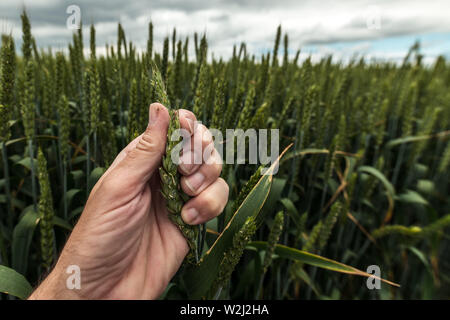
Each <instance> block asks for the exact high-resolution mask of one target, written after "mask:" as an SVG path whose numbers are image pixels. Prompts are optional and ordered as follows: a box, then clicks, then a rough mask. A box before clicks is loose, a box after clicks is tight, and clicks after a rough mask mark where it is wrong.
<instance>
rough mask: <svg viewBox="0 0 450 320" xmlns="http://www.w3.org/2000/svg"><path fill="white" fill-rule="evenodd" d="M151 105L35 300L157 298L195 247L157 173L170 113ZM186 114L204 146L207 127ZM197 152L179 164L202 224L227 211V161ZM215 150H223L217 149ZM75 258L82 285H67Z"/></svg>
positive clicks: (195, 219) (183, 122)
mask: <svg viewBox="0 0 450 320" xmlns="http://www.w3.org/2000/svg"><path fill="white" fill-rule="evenodd" d="M149 110H150V111H149V113H150V115H149V118H150V120H149V124H148V127H147V130H146V131H145V132H144V133H143V134H142V135H140V136H139V137H137V138H136V139H134V140H133V141H132V142H131V143H130V144H129V145H128V146H127V147H126V148H125V149H123V150H122V151H121V152H120V153H119V155H118V156H117V158H116V159H115V160H114V162H113V163H112V165H111V166H110V167H109V168H108V170H107V171H106V172H105V174H104V175H103V176H102V177H101V178H100V180H99V181H98V182H97V184H96V185H95V186H94V188H93V189H92V191H91V193H90V196H89V199H88V201H87V203H86V206H85V208H84V210H83V213H82V215H81V217H80V219H79V221H78V223H77V224H76V226H75V228H74V230H73V232H72V234H71V235H70V237H69V239H68V241H67V243H66V245H65V247H64V249H63V251H62V253H61V255H60V257H59V259H58V262H57V263H56V266H55V268H54V269H53V271H52V272H51V273H50V274H49V276H48V277H47V278H46V279H45V280H44V281H43V282H42V284H41V285H40V286H39V287H38V288H37V289H36V291H35V292H34V293H33V294H32V295H31V297H30V299H155V298H158V297H159V296H160V295H161V294H162V292H163V291H164V289H165V288H166V286H167V285H168V283H169V281H170V279H171V278H172V277H173V276H174V274H175V273H176V271H177V270H178V269H179V267H180V266H181V263H182V262H183V259H184V257H185V256H186V254H187V253H188V251H189V247H188V244H187V242H186V240H185V238H184V237H183V235H182V234H181V232H180V231H179V230H178V228H177V227H176V226H175V225H174V224H173V223H172V222H170V221H169V218H168V214H169V213H168V212H167V209H166V206H165V200H164V198H163V197H162V195H161V192H160V179H159V174H158V167H159V166H160V163H161V159H162V156H163V155H164V152H165V146H166V139H167V137H166V136H167V129H168V125H169V114H168V110H167V109H166V108H165V107H164V106H163V105H161V104H159V103H154V104H152V105H151V106H150V109H149ZM179 119H180V126H181V128H183V129H185V130H187V131H188V132H189V134H191V137H192V141H194V140H196V139H201V145H202V148H206V147H207V146H208V145H209V144H210V143H212V137H211V135H210V134H209V133H208V129H207V128H206V127H205V126H204V125H201V124H198V125H195V124H196V118H195V116H194V114H193V113H192V112H190V111H187V110H183V109H181V110H179ZM197 141H198V140H197ZM193 146H194V143H193V144H192V145H191V148H193ZM190 151H191V152H183V155H182V157H181V164H180V165H179V167H178V169H179V172H180V173H181V174H182V177H181V182H180V183H181V187H182V189H183V191H184V192H185V193H187V194H188V195H190V196H192V198H191V199H190V200H189V201H188V202H187V203H186V204H185V205H184V207H183V210H182V217H183V220H184V221H185V222H186V223H188V224H200V223H204V222H206V221H208V220H210V219H212V218H214V217H216V216H217V215H219V214H220V213H221V212H222V210H223V208H224V207H225V205H226V202H227V200H228V185H227V184H226V182H225V181H224V180H223V179H222V178H220V177H219V175H220V172H221V169H222V165H221V164H219V163H217V162H216V163H212V164H211V163H210V162H208V163H202V164H191V163H192V162H190V160H192V158H193V154H194V153H196V152H199V150H195V151H194V150H193V149H191V150H190ZM212 156H213V157H219V155H218V153H217V151H215V150H213V154H212ZM213 162H214V161H213ZM70 265H77V266H79V267H80V271H81V275H80V276H81V277H80V278H81V288H80V289H79V290H74V289H72V290H71V289H68V288H67V287H66V279H67V277H68V276H69V275H68V274H67V273H66V269H67V267H68V266H70Z"/></svg>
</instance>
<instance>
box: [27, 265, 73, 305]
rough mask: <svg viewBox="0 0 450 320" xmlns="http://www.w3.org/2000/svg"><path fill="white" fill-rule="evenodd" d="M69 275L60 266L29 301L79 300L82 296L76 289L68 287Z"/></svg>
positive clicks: (56, 267)
mask: <svg viewBox="0 0 450 320" xmlns="http://www.w3.org/2000/svg"><path fill="white" fill-rule="evenodd" d="M68 276H69V275H67V274H66V273H65V272H64V270H61V269H60V268H59V267H58V265H57V266H55V268H54V269H53V270H52V272H51V273H50V274H49V275H48V276H47V277H46V278H45V279H44V281H43V282H42V283H41V284H40V285H39V286H38V287H37V288H36V289H35V290H34V292H33V293H32V294H31V296H30V297H28V300H78V299H81V296H80V295H79V294H78V292H77V291H79V290H76V289H70V288H68V286H67V278H68Z"/></svg>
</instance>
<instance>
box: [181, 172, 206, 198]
mask: <svg viewBox="0 0 450 320" xmlns="http://www.w3.org/2000/svg"><path fill="white" fill-rule="evenodd" d="M203 181H205V176H204V175H203V173H201V172H200V171H197V172H196V173H194V174H193V175H191V176H189V177H187V178H186V180H185V182H186V186H187V187H188V188H189V189H190V190H191V191H192V193H196V192H197V190H198V188H200V186H201V185H202V183H203Z"/></svg>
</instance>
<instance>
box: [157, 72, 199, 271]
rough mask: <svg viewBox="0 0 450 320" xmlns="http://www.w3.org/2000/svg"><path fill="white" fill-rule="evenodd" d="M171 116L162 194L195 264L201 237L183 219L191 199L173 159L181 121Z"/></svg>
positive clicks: (162, 98)
mask: <svg viewBox="0 0 450 320" xmlns="http://www.w3.org/2000/svg"><path fill="white" fill-rule="evenodd" d="M152 69H153V70H152V73H153V74H152V86H153V88H154V90H155V94H156V99H157V101H158V102H160V103H162V104H163V105H164V106H167V107H169V98H168V97H167V93H166V89H165V87H164V83H163V81H162V77H161V74H160V73H159V71H158V69H157V68H156V66H155V65H153V68H152ZM169 115H170V123H169V128H168V131H167V142H166V154H165V155H164V156H163V159H162V166H161V167H160V168H159V175H160V178H161V193H162V195H163V197H164V198H165V199H166V206H167V210H168V211H169V219H170V221H172V222H173V223H174V224H175V225H176V226H177V227H178V229H180V231H181V233H182V234H183V236H184V237H185V238H186V241H187V242H188V244H189V247H190V249H191V251H190V253H189V254H188V256H187V257H186V259H187V261H188V262H190V263H194V262H197V261H198V252H197V238H198V235H199V227H198V226H191V225H188V224H186V223H185V222H184V221H183V219H182V218H181V209H182V208H183V205H184V204H185V203H186V201H187V200H188V199H189V197H188V196H187V195H186V194H185V193H184V192H183V191H182V190H181V186H180V175H179V173H178V170H177V165H176V164H175V163H174V162H173V161H172V158H171V154H172V151H173V149H174V148H175V147H176V146H177V145H178V143H179V142H180V141H181V137H180V139H178V140H175V141H172V139H170V138H171V137H172V134H173V133H174V132H175V131H176V130H178V129H180V120H179V119H178V112H177V111H175V110H172V109H169Z"/></svg>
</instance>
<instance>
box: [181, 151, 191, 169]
mask: <svg viewBox="0 0 450 320" xmlns="http://www.w3.org/2000/svg"><path fill="white" fill-rule="evenodd" d="M179 167H180V170H181V171H182V173H184V174H189V173H190V172H191V171H192V169H193V168H194V161H193V155H192V152H191V151H187V152H186V153H183V155H182V156H181V158H180V165H179Z"/></svg>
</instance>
